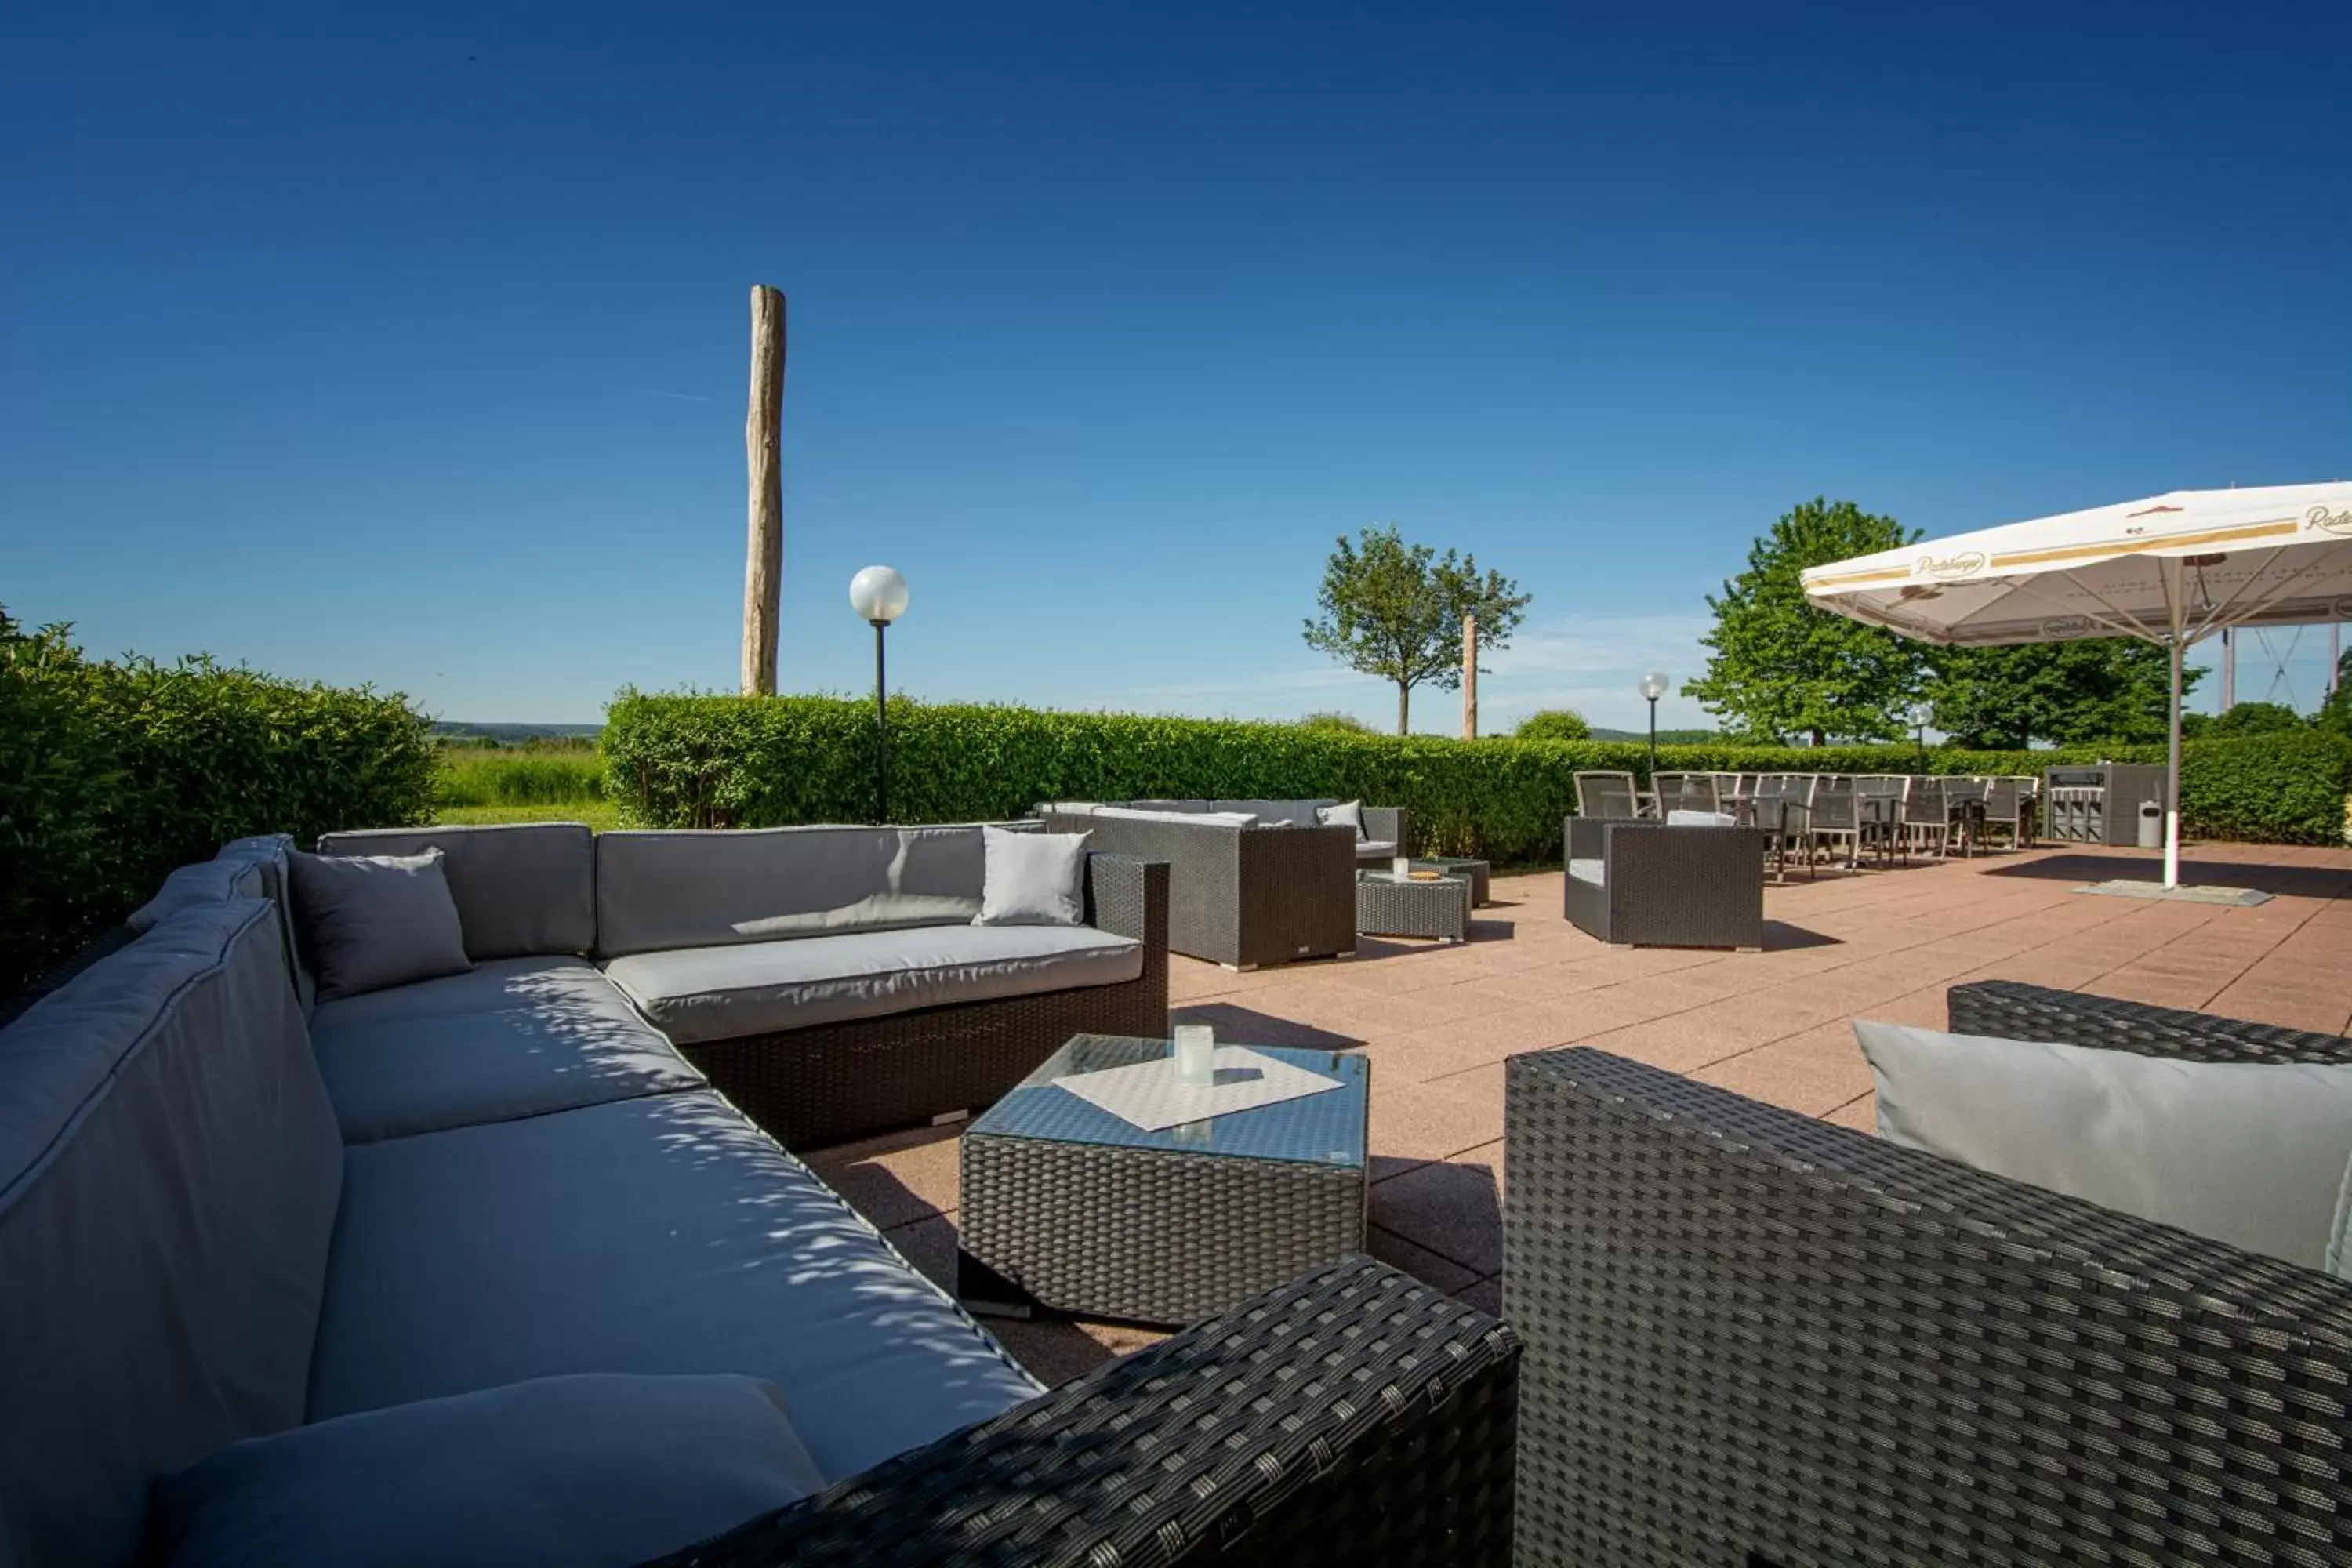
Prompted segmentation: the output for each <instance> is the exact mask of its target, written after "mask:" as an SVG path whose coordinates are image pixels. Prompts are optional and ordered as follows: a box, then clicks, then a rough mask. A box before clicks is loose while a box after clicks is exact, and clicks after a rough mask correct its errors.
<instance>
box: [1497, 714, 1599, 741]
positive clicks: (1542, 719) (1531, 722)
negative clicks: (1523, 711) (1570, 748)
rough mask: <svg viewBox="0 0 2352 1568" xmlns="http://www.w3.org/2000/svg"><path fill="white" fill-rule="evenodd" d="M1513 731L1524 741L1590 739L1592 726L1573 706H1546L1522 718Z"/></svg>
mask: <svg viewBox="0 0 2352 1568" xmlns="http://www.w3.org/2000/svg"><path fill="white" fill-rule="evenodd" d="M1511 733H1512V734H1514V735H1516V736H1517V737H1518V738H1519V739H1520V740H1522V741H1590V740H1591V739H1592V726H1591V725H1590V724H1588V723H1586V722H1585V721H1584V715H1583V714H1581V713H1579V712H1578V711H1577V710H1575V709H1573V708H1546V709H1543V710H1540V711H1538V712H1534V713H1530V714H1528V716H1527V717H1526V718H1524V719H1522V720H1520V721H1519V727H1518V728H1517V729H1516V730H1514V731H1511Z"/></svg>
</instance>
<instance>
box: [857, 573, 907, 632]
mask: <svg viewBox="0 0 2352 1568" xmlns="http://www.w3.org/2000/svg"><path fill="white" fill-rule="evenodd" d="M849 607H850V608H851V609H853V610H856V612H857V618H858V619H859V620H861V621H881V622H884V623H887V622H890V621H895V620H897V619H898V617H899V616H903V615H905V614H906V613H907V580H906V579H905V578H904V577H901V576H899V575H898V568H897V567H895V566H868V567H867V568H866V570H865V571H863V572H860V573H859V574H857V575H856V576H855V577H852V578H851V579H850V580H849Z"/></svg>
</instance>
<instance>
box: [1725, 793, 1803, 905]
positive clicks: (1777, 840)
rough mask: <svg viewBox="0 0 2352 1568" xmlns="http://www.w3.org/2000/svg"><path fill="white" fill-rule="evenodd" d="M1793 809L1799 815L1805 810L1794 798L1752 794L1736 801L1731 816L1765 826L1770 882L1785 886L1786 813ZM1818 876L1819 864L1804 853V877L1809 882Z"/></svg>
mask: <svg viewBox="0 0 2352 1568" xmlns="http://www.w3.org/2000/svg"><path fill="white" fill-rule="evenodd" d="M1792 810H1793V811H1795V812H1797V813H1798V814H1799V815H1800V816H1802V815H1804V813H1805V807H1804V806H1802V805H1799V804H1798V803H1797V802H1795V801H1793V800H1764V801H1759V800H1757V799H1755V798H1753V797H1752V796H1751V797H1750V798H1748V799H1746V800H1742V801H1740V802H1738V809H1736V810H1735V811H1734V812H1733V813H1732V816H1735V817H1736V818H1738V825H1739V826H1742V827H1760V828H1762V829H1763V830H1764V834H1765V839H1766V844H1767V847H1768V850H1769V854H1770V856H1771V860H1772V885H1773V886H1774V887H1776V888H1778V887H1785V886H1786V885H1787V884H1788V880H1789V853H1788V849H1787V847H1786V846H1787V843H1788V837H1789V834H1790V826H1789V814H1790V812H1791V811H1792ZM1820 877H1821V870H1820V868H1817V867H1816V866H1814V864H1813V858H1812V857H1811V855H1807V856H1806V857H1805V879H1806V880H1807V881H1809V882H1811V881H1816V880H1818V879H1820Z"/></svg>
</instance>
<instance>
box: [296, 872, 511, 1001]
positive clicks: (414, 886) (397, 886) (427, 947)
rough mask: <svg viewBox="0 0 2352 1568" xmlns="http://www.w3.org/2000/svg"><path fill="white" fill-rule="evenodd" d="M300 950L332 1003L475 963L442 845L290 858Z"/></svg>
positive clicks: (323, 996) (322, 997) (324, 996)
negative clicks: (405, 850) (415, 851)
mask: <svg viewBox="0 0 2352 1568" xmlns="http://www.w3.org/2000/svg"><path fill="white" fill-rule="evenodd" d="M288 866H289V869H291V871H292V872H293V881H294V918H295V923H296V927H297V929H298V930H299V931H300V933H301V942H302V951H303V953H304V954H305V956H306V957H307V958H308V959H309V961H310V965H311V967H312V968H314V969H316V970H317V971H318V973H319V996H320V1000H321V1001H332V1000H334V999H335V998H336V997H339V996H355V995H357V994H360V993H361V992H362V991H381V990H383V988H384V987H385V986H388V985H405V984H408V983H409V982H411V981H415V980H431V979H433V978H435V977H436V976H437V975H443V974H456V973H461V972H462V971H464V970H467V969H470V968H472V967H473V963H472V961H471V960H470V959H468V958H467V956H466V937H465V932H464V931H463V930H462V929H461V928H460V927H459V925H458V923H457V903H456V901H455V900H452V899H451V898H450V897H449V882H448V879H447V878H446V877H445V876H443V874H442V870H441V851H440V850H438V849H426V850H425V851H423V852H421V853H419V854H415V855H352V856H341V855H304V854H300V853H299V852H298V853H296V854H295V855H293V856H291V857H289V860H288Z"/></svg>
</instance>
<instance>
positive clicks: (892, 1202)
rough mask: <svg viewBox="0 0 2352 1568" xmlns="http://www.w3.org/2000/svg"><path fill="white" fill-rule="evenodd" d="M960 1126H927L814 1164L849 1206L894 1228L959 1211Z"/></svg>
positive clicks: (828, 1153)
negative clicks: (957, 1138) (956, 1209)
mask: <svg viewBox="0 0 2352 1568" xmlns="http://www.w3.org/2000/svg"><path fill="white" fill-rule="evenodd" d="M957 1131H958V1129H957V1128H954V1127H923V1128H918V1129H916V1130H914V1131H908V1132H893V1133H889V1134H887V1135H886V1136H884V1137H880V1138H869V1139H867V1140H866V1141H865V1142H859V1143H844V1144H841V1145H839V1146H837V1147H835V1148H832V1149H826V1150H824V1151H822V1152H818V1153H816V1154H813V1155H811V1156H810V1157H809V1162H808V1163H809V1164H810V1166H811V1167H812V1168H813V1169H814V1170H815V1172H816V1173H817V1174H819V1175H821V1176H823V1177H824V1182H825V1185H827V1186H829V1187H831V1188H832V1189H833V1190H834V1191H835V1192H836V1193H839V1194H841V1195H842V1196H843V1197H844V1198H845V1199H847V1200H848V1202H849V1206H850V1207H852V1208H854V1209H856V1211H857V1212H858V1213H860V1214H862V1215H865V1216H866V1218H867V1219H869V1220H871V1221H873V1222H874V1225H875V1226H876V1227H877V1229H881V1230H888V1229H890V1228H891V1227H893V1226H901V1225H906V1224H908V1223H910V1222H912V1221H915V1220H919V1219H924V1218H927V1217H929V1215H937V1214H950V1213H953V1212H954V1210H955V1206H956V1187H957V1167H956V1133H957Z"/></svg>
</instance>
